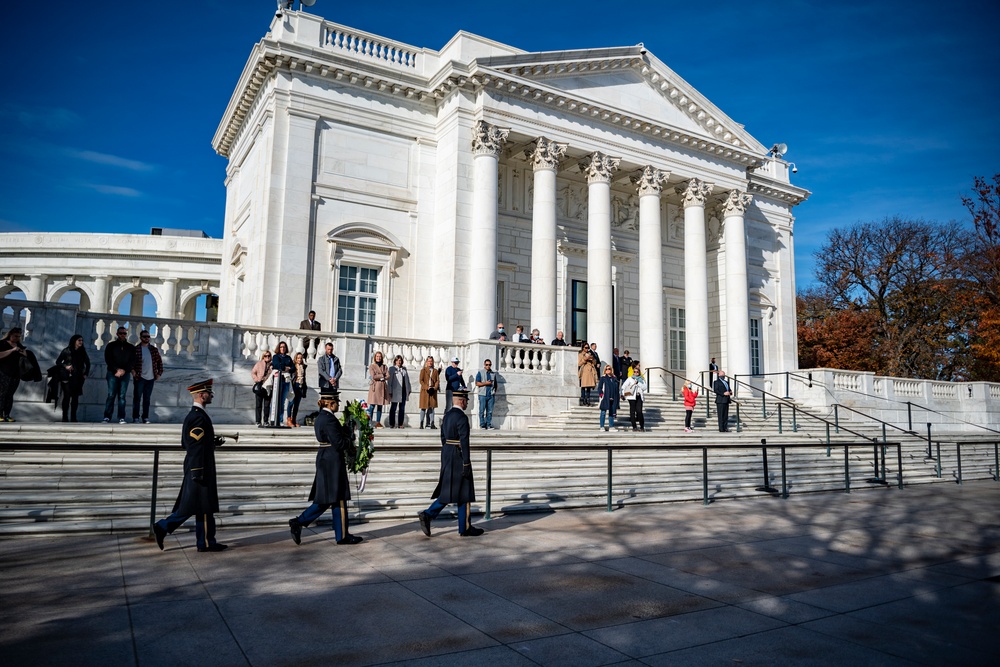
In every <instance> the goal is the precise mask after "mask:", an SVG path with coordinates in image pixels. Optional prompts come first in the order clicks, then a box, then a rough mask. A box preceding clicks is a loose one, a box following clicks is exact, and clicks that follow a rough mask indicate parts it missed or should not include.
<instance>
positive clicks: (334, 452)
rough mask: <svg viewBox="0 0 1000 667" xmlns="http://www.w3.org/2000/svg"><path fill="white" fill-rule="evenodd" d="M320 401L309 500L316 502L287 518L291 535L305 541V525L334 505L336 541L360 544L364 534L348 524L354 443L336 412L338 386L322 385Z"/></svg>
mask: <svg viewBox="0 0 1000 667" xmlns="http://www.w3.org/2000/svg"><path fill="white" fill-rule="evenodd" d="M317 405H319V407H320V411H319V414H318V415H317V416H316V421H315V423H314V428H315V430H316V440H318V441H319V451H318V452H316V478H315V479H314V480H313V486H312V491H310V492H309V500H311V501H313V504H312V505H310V506H309V507H308V508H306V511H304V512H303V513H302V514H300V515H299V516H297V517H295V518H294V519H289V520H288V526H289V527H290V528H291V532H292V539H293V540H295V543H296V544H301V543H302V529H303V528H304V527H306V526H308V525H309V524H311V523H312V522H313V521H315V520H316V519H318V518H320V517H321V516H322V515H323V512H325V511H327V510H328V509H330V508H333V531H334V536H335V537H336V538H337V544H357V543H359V542H361V541H362V540H363V539H364V538H362V537H359V536H357V535H351V532H350V530H348V525H347V523H348V522H347V501H348V500H350V499H351V487H350V484H349V482H348V480H347V463H346V462H345V461H344V452H345V451H347V450H348V449H349V448H350V447H351V446H352V444H353V443H352V442H351V440H352V437H353V433H351V431H350V429H349V428H347V427H346V426H344V425H343V424H341V423H340V420H338V419H337V416H336V414H335V413H336V412H337V409H338V408H339V407H340V394H339V393H338V392H337V390H336V389H323V390H322V391H320V394H319V401H318V402H317Z"/></svg>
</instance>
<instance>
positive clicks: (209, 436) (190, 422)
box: [153, 380, 226, 551]
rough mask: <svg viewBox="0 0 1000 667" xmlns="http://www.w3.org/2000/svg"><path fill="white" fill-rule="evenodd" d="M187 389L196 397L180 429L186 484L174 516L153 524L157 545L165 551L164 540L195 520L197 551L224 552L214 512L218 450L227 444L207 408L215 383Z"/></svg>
mask: <svg viewBox="0 0 1000 667" xmlns="http://www.w3.org/2000/svg"><path fill="white" fill-rule="evenodd" d="M187 390H188V391H189V392H190V393H191V395H192V396H193V397H194V405H193V406H192V407H191V412H189V413H188V414H187V417H185V418H184V426H183V427H182V428H181V446H182V447H183V448H184V451H185V452H186V454H185V455H184V481H183V482H181V491H180V493H179V494H177V502H175V503H174V511H173V514H171V515H170V516H168V517H167V518H166V519H161V520H159V521H157V522H156V523H154V524H153V534H154V535H155V536H156V546H158V547H160V550H161V551H162V550H163V538H165V537H166V536H167V535H169V534H170V533H172V532H174V531H175V530H177V529H178V528H180V526H181V524H183V523H184V522H185V521H187V520H188V519H190V518H191V517H192V516H194V517H195V537H196V539H197V542H198V551H223V550H224V549H226V545H225V544H219V543H218V542H216V541H215V513H216V512H218V511H219V487H218V484H217V482H216V479H215V448H216V447H219V446H220V445H222V444H223V443H224V442H225V439H224V438H222V436H216V435H215V427H214V426H212V418H211V417H209V416H208V412H206V411H205V407H206V406H207V405H209V404H210V403H211V402H212V396H213V395H214V394H213V392H212V380H205V381H203V382H198V383H196V384H193V385H191V386H190V387H188V388H187Z"/></svg>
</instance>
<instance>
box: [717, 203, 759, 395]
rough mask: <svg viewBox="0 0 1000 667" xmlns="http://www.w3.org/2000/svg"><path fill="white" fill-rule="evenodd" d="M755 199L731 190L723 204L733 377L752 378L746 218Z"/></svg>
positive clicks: (728, 355)
mask: <svg viewBox="0 0 1000 667" xmlns="http://www.w3.org/2000/svg"><path fill="white" fill-rule="evenodd" d="M752 200H753V195H751V194H749V193H747V192H742V191H740V190H730V191H729V196H728V197H727V198H726V202H725V204H723V223H722V224H723V242H724V243H725V248H726V357H725V359H724V361H725V366H724V367H723V370H725V371H726V373H728V374H729V375H738V376H740V377H744V376H747V375H749V374H750V308H749V295H748V292H749V283H748V280H747V241H746V225H745V223H744V218H743V216H744V214H745V213H746V210H747V206H749V205H750V202H751V201H752Z"/></svg>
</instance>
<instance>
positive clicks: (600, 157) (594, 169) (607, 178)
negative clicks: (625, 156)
mask: <svg viewBox="0 0 1000 667" xmlns="http://www.w3.org/2000/svg"><path fill="white" fill-rule="evenodd" d="M621 161H622V159H621V158H618V157H608V156H607V155H605V154H604V153H591V154H590V155H588V156H587V157H586V158H584V159H583V160H582V161H581V162H580V171H582V172H583V173H585V174H586V175H587V182H588V183H610V182H611V174H613V173H614V172H616V171H618V165H619V164H621Z"/></svg>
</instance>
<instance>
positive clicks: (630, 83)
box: [536, 69, 707, 134]
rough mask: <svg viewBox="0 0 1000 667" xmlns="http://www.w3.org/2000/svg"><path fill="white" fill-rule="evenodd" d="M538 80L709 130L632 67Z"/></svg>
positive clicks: (636, 111)
mask: <svg viewBox="0 0 1000 667" xmlns="http://www.w3.org/2000/svg"><path fill="white" fill-rule="evenodd" d="M536 80H537V81H538V82H539V83H543V82H544V83H546V84H548V85H549V86H552V87H553V88H558V89H559V90H562V91H564V92H566V93H572V94H574V95H576V96H579V97H582V98H586V99H587V100H589V101H592V102H595V103H597V104H600V105H602V106H607V107H611V108H614V109H619V110H620V111H621V113H627V114H632V115H638V116H641V117H644V118H654V119H656V120H657V121H659V122H660V123H663V124H664V125H670V126H672V127H675V128H677V129H679V130H682V131H684V132H697V133H700V134H707V133H706V132H705V130H704V128H702V127H701V126H700V125H699V124H698V123H697V122H696V121H694V120H692V119H691V118H689V117H688V115H687V114H686V113H685V112H684V111H682V110H681V109H680V108H679V107H678V106H677V105H676V104H674V103H673V102H672V101H671V100H669V99H666V98H664V96H663V95H662V94H660V92H659V91H658V90H655V89H654V88H653V87H652V86H650V84H649V82H648V81H646V79H645V78H643V76H642V75H641V74H640V73H639V72H637V71H635V70H632V69H625V70H617V71H614V72H595V73H590V72H587V73H582V74H576V75H573V76H551V77H545V76H539V77H537V78H536Z"/></svg>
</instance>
